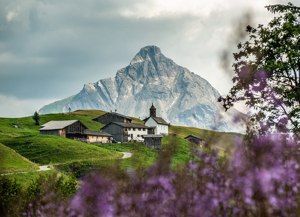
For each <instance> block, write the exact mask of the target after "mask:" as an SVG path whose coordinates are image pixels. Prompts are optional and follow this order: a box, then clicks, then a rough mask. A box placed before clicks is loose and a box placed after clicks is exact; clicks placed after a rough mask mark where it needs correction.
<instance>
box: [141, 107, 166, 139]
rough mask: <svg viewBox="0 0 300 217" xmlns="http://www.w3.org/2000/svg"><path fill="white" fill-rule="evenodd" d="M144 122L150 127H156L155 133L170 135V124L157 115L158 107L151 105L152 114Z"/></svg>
mask: <svg viewBox="0 0 300 217" xmlns="http://www.w3.org/2000/svg"><path fill="white" fill-rule="evenodd" d="M144 123H145V125H146V126H148V127H152V128H154V132H153V133H154V134H155V135H168V134H169V124H168V123H167V122H166V121H165V120H164V119H163V118H161V117H157V116H156V108H155V107H154V106H153V104H152V106H151V107H150V116H149V117H148V118H146V119H145V120H144Z"/></svg>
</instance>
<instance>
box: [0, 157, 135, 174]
mask: <svg viewBox="0 0 300 217" xmlns="http://www.w3.org/2000/svg"><path fill="white" fill-rule="evenodd" d="M121 153H122V154H123V156H122V157H121V159H127V158H131V157H132V153H131V152H121ZM79 161H80V160H79ZM82 161H86V160H82ZM56 165H59V164H56ZM52 169H53V167H52V166H51V165H42V166H39V169H38V170H35V171H26V172H14V173H3V174H0V176H6V175H14V174H22V173H29V172H41V171H47V170H52Z"/></svg>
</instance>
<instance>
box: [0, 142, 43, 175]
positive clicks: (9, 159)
mask: <svg viewBox="0 0 300 217" xmlns="http://www.w3.org/2000/svg"><path fill="white" fill-rule="evenodd" d="M37 169H38V166H37V165H35V164H34V163H32V162H31V161H29V160H28V159H26V158H25V157H23V156H21V155H20V154H18V153H16V152H15V151H14V150H12V149H10V148H9V147H6V146H5V145H3V144H1V143H0V174H1V173H9V172H10V173H11V172H21V171H22V172H26V171H34V170H37Z"/></svg>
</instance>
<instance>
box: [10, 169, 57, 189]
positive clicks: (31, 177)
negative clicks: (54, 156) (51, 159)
mask: <svg viewBox="0 0 300 217" xmlns="http://www.w3.org/2000/svg"><path fill="white" fill-rule="evenodd" d="M53 173H55V171H54V170H48V171H40V172H28V173H19V174H13V175H9V176H6V177H8V178H9V179H11V180H16V182H17V183H18V184H20V185H21V186H22V188H23V189H27V188H28V186H29V185H30V184H31V183H32V182H34V181H35V180H37V179H38V178H39V177H40V176H44V175H46V176H48V175H49V176H50V175H52V174H53Z"/></svg>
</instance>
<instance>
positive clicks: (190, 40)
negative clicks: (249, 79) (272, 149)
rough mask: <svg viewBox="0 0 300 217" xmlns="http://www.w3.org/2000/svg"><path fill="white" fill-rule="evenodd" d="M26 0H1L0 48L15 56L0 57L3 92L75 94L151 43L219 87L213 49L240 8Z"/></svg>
mask: <svg viewBox="0 0 300 217" xmlns="http://www.w3.org/2000/svg"><path fill="white" fill-rule="evenodd" d="M24 2H25V1H24V0H0V5H4V7H1V8H0V48H1V49H0V56H1V54H5V53H8V54H11V57H12V58H14V59H12V60H11V61H7V62H5V63H3V62H1V60H0V93H1V94H6V95H8V94H9V95H14V96H17V97H19V98H30V99H32V98H63V97H66V96H69V95H72V94H75V93H76V92H78V91H79V90H80V89H81V88H82V86H83V84H84V83H87V82H95V81H97V80H99V79H102V78H105V77H111V76H114V75H115V73H116V71H117V70H118V69H120V68H121V67H124V66H126V65H127V64H128V63H129V62H130V60H131V58H132V57H133V56H134V55H135V54H136V53H137V52H138V50H139V49H140V48H141V47H143V46H146V45H149V44H155V45H157V46H159V47H161V49H162V52H163V53H164V54H165V55H166V56H169V57H170V58H172V59H173V60H174V61H175V62H177V63H178V64H180V65H183V66H185V67H187V68H189V69H191V70H192V71H194V72H196V73H199V74H200V75H201V76H202V77H204V78H207V79H209V81H210V82H211V83H212V84H213V85H214V86H216V88H217V89H220V88H221V89H222V87H221V86H222V84H221V83H218V82H220V79H215V77H216V76H215V74H218V75H220V76H222V73H221V72H220V69H219V68H218V64H219V63H218V58H219V55H218V52H220V50H221V48H222V47H223V46H224V44H225V43H226V40H227V39H226V36H225V33H226V32H228V31H229V29H230V25H231V20H232V19H234V18H235V17H238V12H239V10H237V13H236V14H234V13H233V12H232V8H233V7H234V6H232V7H230V8H228V9H226V10H224V11H221V12H220V11H219V10H216V11H213V12H212V13H211V15H210V16H209V17H201V16H192V15H189V14H182V15H176V16H161V17H155V18H152V19H148V18H147V19H146V18H138V17H123V16H121V15H120V11H121V10H123V9H126V8H128V7H131V6H134V5H135V4H137V3H140V1H138V0H122V1H119V0H101V1H96V0H87V1H81V0H73V1H61V0H52V1H46V0H44V1H37V0H28V1H26V3H24ZM13 10H15V11H16V13H17V15H16V17H15V18H14V19H12V20H11V21H10V22H7V17H6V16H7V13H8V12H9V11H13ZM39 58H40V59H39ZM35 60H37V61H35ZM39 60H41V61H39ZM214 73H215V74H214ZM210 79H212V80H210ZM214 79H215V80H214ZM216 80H217V81H216ZM225 83H226V82H224V84H223V86H224V85H225V86H226V85H227V86H230V83H228V82H227V83H226V84H225Z"/></svg>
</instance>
